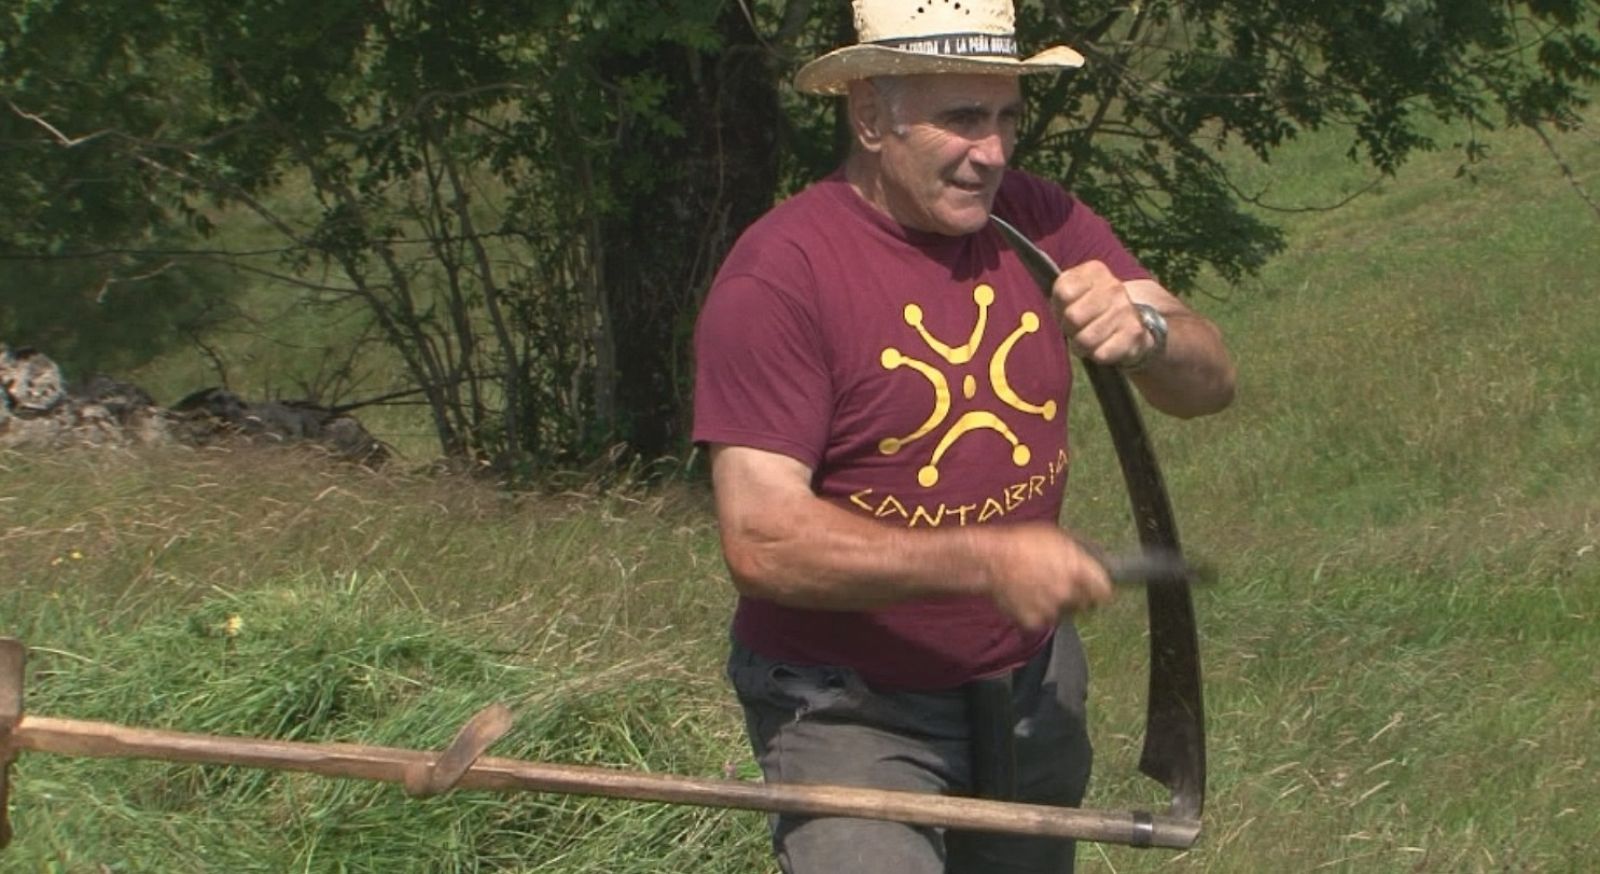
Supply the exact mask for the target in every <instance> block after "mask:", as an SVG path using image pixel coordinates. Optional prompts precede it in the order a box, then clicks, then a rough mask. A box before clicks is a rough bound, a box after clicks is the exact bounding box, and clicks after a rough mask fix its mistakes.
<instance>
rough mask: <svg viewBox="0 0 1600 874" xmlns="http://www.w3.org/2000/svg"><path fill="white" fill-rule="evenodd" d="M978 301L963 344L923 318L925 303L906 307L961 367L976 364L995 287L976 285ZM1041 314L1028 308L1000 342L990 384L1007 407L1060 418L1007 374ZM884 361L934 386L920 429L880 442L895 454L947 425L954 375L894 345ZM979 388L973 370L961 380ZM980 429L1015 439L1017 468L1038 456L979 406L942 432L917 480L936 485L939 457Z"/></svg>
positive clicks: (909, 317) (909, 319) (967, 389)
mask: <svg viewBox="0 0 1600 874" xmlns="http://www.w3.org/2000/svg"><path fill="white" fill-rule="evenodd" d="M972 300H973V302H974V303H976V304H977V305H978V315H977V321H976V322H975V323H974V324H973V326H972V333H971V335H970V336H969V337H968V338H967V341H966V342H965V343H964V344H962V345H960V346H951V345H949V344H947V343H945V342H943V341H941V340H940V339H939V338H937V337H935V336H933V334H931V333H930V332H929V331H928V329H927V327H926V326H924V325H923V321H922V307H919V306H917V305H916V304H914V303H913V304H907V305H906V308H905V320H906V324H908V325H910V326H911V327H912V328H913V329H915V330H916V332H917V334H918V336H920V337H921V338H922V341H923V342H924V343H925V344H927V346H928V348H929V349H930V350H931V351H932V352H933V353H934V354H935V355H937V356H938V357H939V358H941V359H943V360H944V362H945V363H946V364H948V365H950V366H951V367H961V366H963V365H966V364H968V363H970V362H971V361H972V360H973V359H975V358H976V357H977V355H978V349H979V347H980V345H981V344H982V342H983V336H984V333H985V331H986V330H987V328H988V325H989V308H990V307H991V306H993V304H994V289H993V288H992V287H990V286H988V285H979V286H978V287H977V288H974V289H973V290H972ZM1039 325H1040V321H1039V316H1038V314H1037V313H1033V312H1026V313H1023V314H1022V318H1021V319H1020V320H1019V323H1018V325H1017V327H1016V328H1015V329H1013V330H1012V331H1011V333H1010V334H1009V335H1007V336H1006V338H1005V339H1004V340H1002V341H1001V342H1000V345H999V347H998V348H996V349H995V352H994V355H993V356H992V357H991V358H990V359H989V367H988V377H989V387H990V388H991V389H992V390H993V391H994V393H995V396H996V397H998V398H999V399H1000V400H1001V401H1002V402H1003V403H1004V404H1005V405H1006V406H1008V407H1010V408H1011V409H1012V410H1015V411H1017V412H1020V413H1024V414H1027V415H1032V416H1039V417H1041V418H1043V419H1044V420H1045V421H1046V422H1051V421H1054V420H1055V417H1056V402H1055V401H1053V400H1047V401H1045V402H1044V403H1042V404H1034V403H1030V402H1028V401H1026V400H1024V399H1023V398H1022V397H1021V396H1019V395H1018V394H1017V393H1016V391H1015V390H1014V389H1012V387H1011V383H1010V382H1009V381H1008V380H1007V378H1006V361H1007V360H1008V359H1009V358H1010V356H1011V350H1012V349H1013V348H1014V347H1015V346H1016V344H1017V342H1018V341H1019V340H1021V339H1022V338H1023V337H1026V336H1027V335H1029V334H1032V333H1034V332H1036V331H1038V330H1039ZM880 361H881V363H882V364H883V367H884V369H885V370H897V369H899V368H902V367H905V368H910V369H911V370H913V371H915V372H916V373H918V374H920V375H921V376H922V377H923V378H924V379H926V380H927V381H928V384H929V385H930V386H931V387H932V388H933V410H932V412H931V413H930V414H929V416H928V418H927V420H926V421H924V422H923V423H922V424H921V425H920V426H918V427H917V429H916V430H915V431H913V432H911V433H910V434H907V435H905V436H904V437H886V438H884V439H883V440H881V441H879V442H878V451H879V452H881V453H883V454H884V455H895V454H897V453H899V452H901V451H903V450H905V449H907V448H909V447H910V446H911V445H912V444H914V443H916V442H917V441H919V440H921V439H922V438H924V437H927V436H928V435H929V434H932V433H933V432H935V431H937V430H938V429H939V428H941V427H942V426H944V425H945V423H946V421H947V420H948V419H949V418H950V411H951V408H952V406H953V405H954V401H953V400H952V396H951V390H950V379H949V377H947V376H946V375H945V374H944V372H943V371H941V370H940V369H939V368H938V367H936V366H934V365H933V364H929V363H928V362H926V361H922V360H920V359H917V358H913V357H911V356H909V355H907V354H905V353H904V352H902V351H901V350H899V349H896V348H894V347H893V346H891V347H889V348H887V349H884V350H883V354H882V355H881V356H880ZM977 391H978V385H977V379H976V378H975V377H974V376H973V375H972V374H967V375H966V376H965V377H963V378H962V380H961V396H962V397H964V398H966V399H968V400H971V399H972V398H973V397H974V396H975V395H976V394H977ZM974 431H994V432H996V433H998V434H999V435H1000V436H1002V437H1004V438H1005V439H1006V440H1007V441H1008V442H1010V444H1011V463H1012V464H1014V465H1016V466H1017V467H1024V466H1026V465H1027V464H1028V462H1029V461H1030V460H1032V458H1033V452H1032V451H1031V450H1030V449H1029V448H1028V446H1027V444H1025V443H1023V442H1022V441H1021V440H1019V439H1018V438H1017V435H1016V434H1015V433H1014V432H1013V431H1012V430H1011V428H1010V427H1009V426H1007V425H1006V423H1005V421H1004V420H1003V419H1001V418H1000V416H999V415H997V414H996V413H993V412H989V411H986V410H973V411H970V412H966V413H963V414H962V415H961V417H960V418H958V419H956V421H955V422H953V423H951V424H950V426H949V428H947V429H946V430H945V431H944V433H943V434H942V435H941V436H940V437H939V440H938V443H937V444H936V445H935V446H934V448H933V452H932V453H931V454H930V456H929V458H928V463H927V464H925V465H923V466H922V468H921V469H919V470H918V471H917V482H918V483H920V484H921V485H922V487H923V488H932V487H933V486H935V485H937V484H938V482H939V462H940V461H941V460H942V459H943V458H944V457H945V455H946V454H947V453H948V452H949V451H950V447H952V446H954V445H955V443H956V442H957V441H958V440H960V439H961V438H962V437H964V436H966V435H967V434H970V433H972V432H974Z"/></svg>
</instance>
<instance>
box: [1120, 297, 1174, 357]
mask: <svg viewBox="0 0 1600 874" xmlns="http://www.w3.org/2000/svg"><path fill="white" fill-rule="evenodd" d="M1133 308H1134V310H1135V311H1137V312H1138V313H1139V321H1140V322H1142V323H1143V324H1144V329H1145V331H1146V332H1148V333H1149V334H1150V339H1151V340H1152V341H1153V342H1151V344H1150V346H1149V348H1147V349H1145V350H1144V352H1142V353H1140V354H1138V355H1136V356H1134V357H1132V358H1129V359H1128V360H1127V361H1124V362H1122V364H1121V365H1119V366H1120V367H1121V368H1122V370H1124V371H1127V372H1137V371H1140V370H1143V369H1144V368H1145V366H1146V365H1148V364H1149V363H1150V362H1152V361H1154V360H1156V359H1157V358H1160V357H1161V356H1162V354H1164V353H1165V352H1166V351H1167V318H1166V316H1163V315H1162V314H1161V311H1160V310H1158V309H1156V308H1155V307H1153V306H1151V305H1149V304H1147V303H1136V304H1134V305H1133Z"/></svg>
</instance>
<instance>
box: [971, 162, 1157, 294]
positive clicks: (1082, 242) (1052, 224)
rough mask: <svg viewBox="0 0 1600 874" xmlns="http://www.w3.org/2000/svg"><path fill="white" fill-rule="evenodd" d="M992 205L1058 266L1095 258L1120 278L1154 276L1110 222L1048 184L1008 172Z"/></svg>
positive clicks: (1048, 182) (1021, 174)
mask: <svg viewBox="0 0 1600 874" xmlns="http://www.w3.org/2000/svg"><path fill="white" fill-rule="evenodd" d="M996 209H997V211H998V212H999V215H1000V216H1001V217H1002V218H1010V217H1011V216H1013V215H1014V216H1015V221H1016V223H1017V227H1018V228H1019V229H1020V230H1022V231H1023V232H1024V233H1026V234H1027V235H1028V236H1029V238H1030V239H1032V240H1033V241H1034V242H1035V243H1037V244H1038V245H1039V247H1040V248H1042V249H1043V250H1044V251H1045V252H1047V253H1049V254H1050V257H1052V258H1054V259H1055V261H1056V264H1057V265H1059V266H1060V267H1061V268H1062V269H1063V270H1065V269H1068V268H1071V267H1076V266H1078V265H1079V264H1082V263H1084V262H1086V261H1100V262H1103V263H1104V264H1105V265H1106V267H1107V268H1109V269H1110V270H1111V273H1112V275H1114V276H1116V277H1117V278H1118V279H1120V280H1122V281H1123V282H1128V281H1130V280H1134V279H1153V278H1154V276H1153V275H1152V274H1151V273H1150V271H1149V270H1146V269H1145V267H1144V265H1143V264H1140V263H1139V259H1138V258H1135V257H1134V255H1133V253H1132V252H1129V251H1128V248H1127V247H1126V246H1124V245H1123V244H1122V241H1121V240H1120V239H1118V238H1117V234H1116V231H1114V230H1112V228H1111V223H1110V222H1107V221H1106V220H1105V219H1103V218H1101V217H1100V216H1099V215H1097V214H1096V213H1095V211H1094V210H1092V209H1090V208H1089V206H1088V204H1085V203H1084V202H1083V201H1081V200H1078V199H1077V198H1076V197H1073V196H1072V195H1070V194H1068V193H1067V192H1066V191H1065V190H1063V189H1062V188H1061V186H1059V185H1057V184H1055V183H1054V182H1050V181H1048V180H1045V179H1041V178H1039V177H1037V176H1032V175H1029V174H1026V173H1012V174H1009V175H1008V176H1007V178H1006V180H1005V184H1004V185H1003V186H1002V187H1001V202H1000V203H997V205H996Z"/></svg>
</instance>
